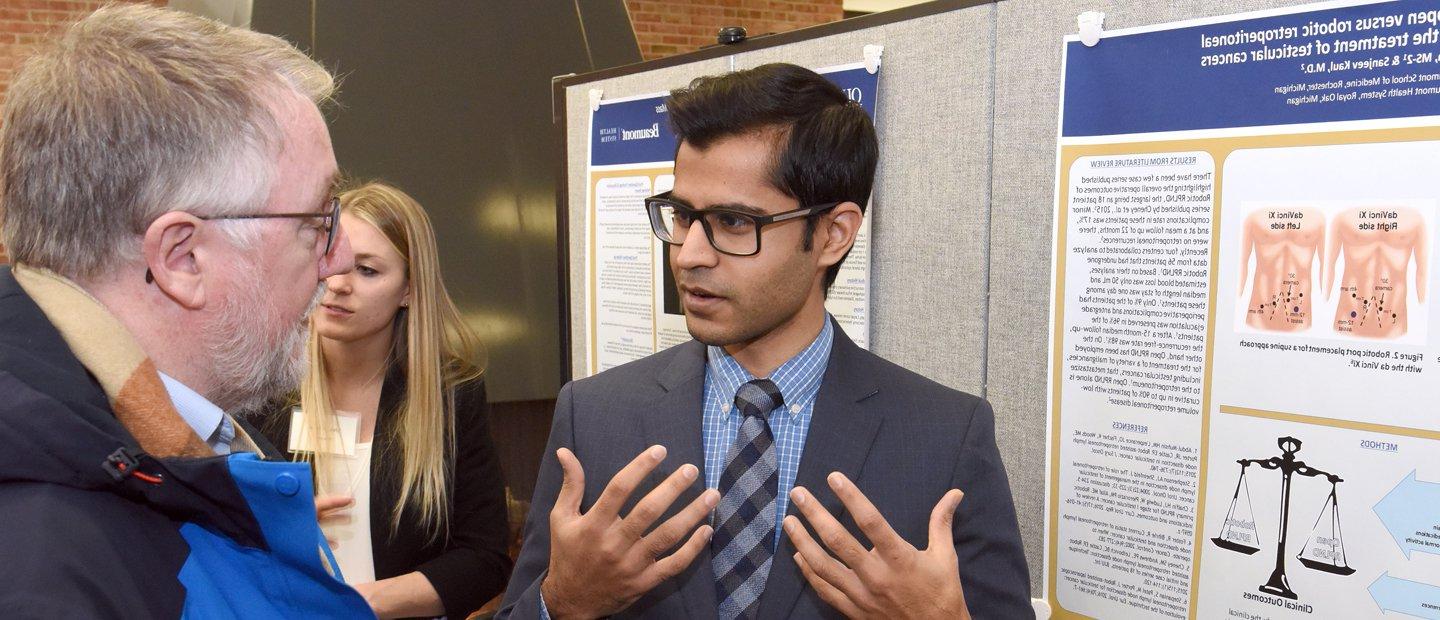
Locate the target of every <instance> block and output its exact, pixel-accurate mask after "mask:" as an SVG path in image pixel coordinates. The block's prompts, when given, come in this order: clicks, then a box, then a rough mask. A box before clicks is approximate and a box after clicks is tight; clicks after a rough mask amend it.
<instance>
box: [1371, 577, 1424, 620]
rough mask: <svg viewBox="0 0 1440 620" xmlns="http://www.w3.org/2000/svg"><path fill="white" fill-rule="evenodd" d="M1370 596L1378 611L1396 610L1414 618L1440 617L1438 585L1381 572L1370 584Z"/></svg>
mask: <svg viewBox="0 0 1440 620" xmlns="http://www.w3.org/2000/svg"><path fill="white" fill-rule="evenodd" d="M1369 589H1370V598H1373V599H1375V604H1376V605H1379V606H1380V611H1381V612H1382V613H1383V612H1386V611H1398V612H1400V613H1402V614H1410V615H1412V616H1415V617H1416V618H1432V619H1440V587H1436V586H1432V585H1429V584H1424V583H1417V582H1414V581H1409V580H1405V579H1400V578H1398V577H1391V576H1390V573H1389V572H1386V573H1383V574H1381V575H1380V577H1378V578H1376V579H1375V581H1374V582H1373V583H1371V584H1370V588H1369Z"/></svg>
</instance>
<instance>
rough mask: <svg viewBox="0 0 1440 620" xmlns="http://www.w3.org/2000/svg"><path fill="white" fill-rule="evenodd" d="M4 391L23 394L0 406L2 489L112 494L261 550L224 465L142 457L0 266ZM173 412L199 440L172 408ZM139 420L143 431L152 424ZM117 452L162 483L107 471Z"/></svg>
mask: <svg viewBox="0 0 1440 620" xmlns="http://www.w3.org/2000/svg"><path fill="white" fill-rule="evenodd" d="M111 320H113V317H111ZM152 372H153V371H152ZM155 380H156V382H157V383H158V382H159V376H158V375H156V376H155ZM0 386H3V387H0V390H4V389H13V390H14V392H13V393H15V394H20V396H19V397H18V398H16V399H14V400H10V399H7V400H8V401H9V402H4V403H0V483H5V482H20V481H25V482H41V483H48V484H56V485H61V486H66V487H72V488H77V489H85V490H91V491H106V492H110V493H115V494H117V495H120V496H123V497H126V498H128V499H130V500H131V501H135V502H138V503H142V504H145V505H147V506H148V507H150V508H151V509H153V510H155V511H157V512H160V513H162V514H165V515H166V516H168V517H169V518H172V519H175V520H179V521H196V522H199V523H202V524H204V525H207V526H210V527H213V528H215V529H216V530H219V531H221V532H223V533H225V534H226V535H227V536H230V537H231V538H232V539H234V540H235V541H236V542H238V543H240V544H242V545H246V546H251V547H258V548H266V544H265V540H264V536H263V534H262V533H261V530H260V528H259V524H258V523H257V522H256V520H255V517H254V514H253V513H252V512H251V511H250V508H249V504H248V503H247V502H246V501H245V499H244V497H243V496H242V495H241V493H240V491H239V488H238V487H237V486H236V485H235V482H234V479H233V478H231V476H230V473H229V468H228V463H227V460H226V459H225V458H224V457H218V456H214V453H213V452H210V451H209V448H208V446H207V447H206V456H205V457H203V458H196V457H179V456H171V457H158V458H157V455H154V454H148V453H147V451H146V450H144V444H143V443H142V442H141V441H140V440H139V439H138V438H137V435H136V434H135V433H134V432H133V431H132V429H130V428H127V426H126V425H125V424H123V423H122V421H121V420H120V419H119V418H118V417H117V415H116V412H115V410H114V409H113V405H112V401H111V399H110V398H108V396H107V394H106V392H105V390H104V389H103V387H102V384H101V383H100V381H99V380H98V378H97V376H96V373H95V372H94V371H93V370H90V369H89V368H87V366H86V365H85V364H83V363H82V361H81V360H80V359H79V358H78V357H77V356H76V355H75V353H74V352H73V351H72V349H71V347H70V346H69V344H68V343H67V341H66V339H65V338H64V337H63V336H62V334H61V332H60V331H59V330H58V329H57V328H56V327H55V325H54V324H53V323H52V322H51V321H50V320H49V318H48V317H47V315H46V313H45V312H44V310H43V309H42V307H41V306H40V305H38V304H37V303H36V302H35V300H34V299H32V297H31V296H30V295H29V294H28V293H27V291H26V289H25V288H23V287H22V286H21V285H20V283H19V282H18V281H17V280H16V278H15V277H14V274H13V273H12V270H11V268H10V267H0ZM160 390H161V391H162V393H163V390H164V387H163V386H161V387H160ZM9 393H12V392H7V394H9ZM135 414H136V412H135V411H134V410H132V415H135ZM170 414H171V415H173V416H174V417H175V419H174V420H173V422H174V423H175V424H178V425H180V426H181V427H183V430H184V431H185V432H186V433H189V435H190V436H191V437H194V439H195V441H197V442H199V441H200V439H199V437H196V436H195V434H194V431H192V430H190V428H189V427H188V426H187V425H185V422H184V421H183V420H181V419H180V418H179V415H178V414H175V413H174V410H173V408H172V409H171V410H170ZM142 422H145V423H146V426H142V428H144V427H148V425H149V424H154V423H155V422H154V421H153V420H149V421H145V420H142ZM200 445H201V446H204V443H203V442H202V443H200ZM121 449H124V450H125V453H126V454H129V455H131V456H133V457H135V458H136V459H137V461H138V462H137V463H136V464H135V465H134V466H133V467H135V468H138V469H139V470H140V471H142V472H144V473H146V474H149V475H153V476H158V477H159V478H160V480H161V482H160V483H159V484H152V483H148V482H145V481H143V480H140V479H138V478H137V477H135V476H133V475H129V476H121V477H118V479H117V477H116V476H114V475H112V473H111V472H110V471H108V470H107V468H106V466H105V465H106V463H107V461H109V459H110V458H111V456H112V455H115V454H116V453H117V451H119V450H121Z"/></svg>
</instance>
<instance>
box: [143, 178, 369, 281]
mask: <svg viewBox="0 0 1440 620" xmlns="http://www.w3.org/2000/svg"><path fill="white" fill-rule="evenodd" d="M195 217H198V218H200V219H202V220H207V221H208V220H267V219H272V218H282V219H301V218H307V219H318V220H320V226H319V228H318V230H323V231H325V251H323V252H321V253H320V255H321V256H325V255H326V254H329V253H330V249H331V248H332V247H334V245H335V230H336V229H338V228H340V198H339V197H338V196H331V197H330V202H329V204H327V205H326V207H325V210H324V211H320V212H312V213H246V214H241V215H197V216H195ZM154 281H155V274H154V273H152V272H151V271H150V269H148V268H147V269H146V270H145V283H146V284H149V283H152V282H154Z"/></svg>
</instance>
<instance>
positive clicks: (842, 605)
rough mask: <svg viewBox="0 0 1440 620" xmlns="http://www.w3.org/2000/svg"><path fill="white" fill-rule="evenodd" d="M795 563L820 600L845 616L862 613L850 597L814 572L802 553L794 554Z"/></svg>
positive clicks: (857, 616)
mask: <svg viewBox="0 0 1440 620" xmlns="http://www.w3.org/2000/svg"><path fill="white" fill-rule="evenodd" d="M795 565H796V566H799V567H800V574H802V575H804V576H805V581H806V583H809V584H810V587H812V588H815V593H816V594H819V595H820V600H822V601H825V603H826V604H828V605H830V606H831V607H834V608H835V610H836V611H838V612H840V613H841V614H844V616H845V617H846V618H859V617H861V616H862V615H863V614H862V613H861V611H860V608H859V607H857V606H856V605H855V603H854V602H852V601H851V600H850V597H848V596H845V593H844V592H841V591H840V589H839V588H836V587H835V586H833V585H830V582H828V581H825V580H824V579H821V578H820V576H819V575H817V574H815V570H814V569H812V568H810V564H809V563H808V562H806V561H805V556H804V555H802V554H800V553H796V554H795Z"/></svg>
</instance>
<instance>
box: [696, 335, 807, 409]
mask: <svg viewBox="0 0 1440 620" xmlns="http://www.w3.org/2000/svg"><path fill="white" fill-rule="evenodd" d="M834 341H835V328H834V326H833V325H832V324H831V322H830V315H829V313H826V315H825V326H824V327H822V328H820V334H819V335H817V336H815V340H814V341H812V342H811V343H810V345H809V346H807V347H805V349H804V350H802V351H800V352H799V353H797V354H795V357H792V358H790V359H789V360H786V361H785V363H784V364H781V365H780V367H779V368H776V369H775V372H772V373H770V380H771V381H774V382H775V386H776V387H778V388H780V395H781V396H783V397H784V398H785V411H786V412H787V413H789V414H790V416H791V417H792V418H793V417H795V416H798V415H799V414H800V412H801V411H803V410H804V409H805V407H806V405H807V404H809V403H810V401H812V400H814V399H815V395H816V394H817V393H819V392H820V379H821V377H823V376H824V375H825V367H826V365H827V364H828V363H829V361H830V347H831V345H832V344H833V343H834ZM706 356H707V359H708V363H707V364H706V365H705V368H706V373H707V374H708V375H710V379H711V381H712V382H713V385H714V387H715V388H716V390H718V391H717V393H719V394H723V395H725V396H726V397H727V400H726V402H729V397H733V396H734V395H735V392H737V391H739V390H740V386H741V385H744V384H745V383H746V382H748V381H751V380H752V379H754V378H755V376H754V375H751V374H750V372H749V371H747V370H745V367H744V366H741V365H740V362H738V361H736V360H735V358H734V357H731V356H730V354H729V353H726V352H725V348H724V347H718V346H709V347H706Z"/></svg>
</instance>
